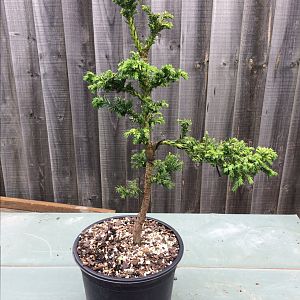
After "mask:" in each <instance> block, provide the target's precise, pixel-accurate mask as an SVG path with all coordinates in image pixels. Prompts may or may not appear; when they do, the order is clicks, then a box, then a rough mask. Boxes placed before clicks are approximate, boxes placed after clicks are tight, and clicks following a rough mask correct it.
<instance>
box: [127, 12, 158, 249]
mask: <svg viewBox="0 0 300 300" xmlns="http://www.w3.org/2000/svg"><path fill="white" fill-rule="evenodd" d="M127 21H128V25H129V30H130V35H131V37H132V40H133V42H134V44H135V47H136V49H137V51H138V53H139V54H140V56H141V58H142V59H143V60H144V61H145V62H148V52H149V49H144V47H143V44H142V43H141V41H140V39H139V37H138V34H137V31H136V27H135V24H134V18H133V17H130V18H128V19H127ZM141 89H142V92H143V93H144V96H150V93H149V95H148V92H147V82H146V83H145V84H144V85H143V86H141ZM145 94H146V95H145ZM139 98H140V97H139ZM140 99H141V98H140ZM146 120H148V117H146ZM146 123H148V122H146ZM145 126H147V127H149V130H150V140H149V142H148V144H147V145H146V149H145V150H146V158H147V163H146V170H145V182H144V196H143V201H142V205H141V208H140V212H139V214H138V216H137V219H136V221H135V224H134V229H133V242H134V244H140V243H141V239H142V237H141V235H142V229H143V224H144V222H145V219H146V214H147V212H148V209H149V206H150V202H151V185H152V182H151V178H152V173H153V167H154V166H153V162H154V160H155V151H156V146H155V145H154V144H153V143H152V141H151V128H150V126H149V124H146V125H145Z"/></svg>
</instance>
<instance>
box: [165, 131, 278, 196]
mask: <svg viewBox="0 0 300 300" xmlns="http://www.w3.org/2000/svg"><path fill="white" fill-rule="evenodd" d="M161 144H163V145H170V146H174V147H176V148H178V149H181V150H184V151H185V152H186V153H187V155H188V156H189V157H190V158H191V159H192V160H193V161H194V162H197V163H203V162H205V163H209V164H211V165H212V166H214V167H218V168H221V169H222V172H223V173H224V174H226V175H228V176H229V178H230V179H231V180H232V181H233V183H234V185H233V188H232V190H233V191H236V190H237V189H238V187H239V186H241V185H242V184H244V183H245V181H248V182H249V183H250V184H252V183H253V177H254V176H255V175H256V174H257V173H258V172H259V171H262V172H264V173H265V174H267V175H268V176H275V175H277V173H276V172H275V171H274V170H272V169H271V165H272V163H273V161H274V160H275V159H276V158H277V154H276V152H275V151H274V150H273V149H271V148H263V147H257V148H256V149H255V148H253V147H249V146H247V145H246V143H245V142H244V141H239V140H238V139H236V138H230V139H228V140H225V141H220V142H216V141H215V140H214V139H213V138H211V137H209V136H208V134H205V136H204V137H203V139H202V140H201V141H198V140H196V139H195V138H193V137H190V136H189V137H185V138H183V139H178V140H164V141H163V142H162V143H161Z"/></svg>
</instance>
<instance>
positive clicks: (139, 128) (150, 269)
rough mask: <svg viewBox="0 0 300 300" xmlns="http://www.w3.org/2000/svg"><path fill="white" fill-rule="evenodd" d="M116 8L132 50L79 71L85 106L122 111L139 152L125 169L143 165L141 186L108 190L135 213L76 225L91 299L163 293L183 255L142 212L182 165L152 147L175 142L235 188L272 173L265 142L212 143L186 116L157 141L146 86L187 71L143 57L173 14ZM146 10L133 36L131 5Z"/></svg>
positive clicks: (154, 104) (159, 105)
mask: <svg viewBox="0 0 300 300" xmlns="http://www.w3.org/2000/svg"><path fill="white" fill-rule="evenodd" d="M112 1H113V2H114V3H116V4H117V5H119V6H120V8H121V15H122V16H123V18H124V20H125V22H126V23H127V24H128V27H129V30H130V34H131V37H132V40H133V42H134V45H135V51H133V52H131V53H130V57H129V58H128V59H126V60H123V61H121V62H120V63H119V64H118V68H117V71H116V72H113V71H111V70H107V71H105V72H103V73H101V74H98V75H96V74H94V73H92V72H87V73H86V75H85V76H84V80H85V81H87V82H88V88H89V90H90V91H91V92H92V93H93V94H95V97H94V98H93V101H92V105H93V106H94V107H95V108H106V109H108V110H110V111H112V112H114V113H116V114H117V115H118V116H120V117H128V118H129V119H130V120H131V121H132V124H133V127H132V128H129V129H128V131H126V132H125V134H124V135H125V137H128V138H132V142H133V144H135V145H142V148H143V150H141V151H140V152H138V153H135V154H134V155H133V156H132V157H131V162H132V167H133V168H144V169H145V176H144V182H143V188H142V189H141V188H140V186H139V184H138V181H137V180H131V181H128V182H127V184H126V185H124V186H117V187H116V190H117V192H118V193H119V195H120V197H121V198H126V197H136V196H139V194H140V193H141V194H142V195H143V201H142V204H141V208H140V212H139V213H138V215H137V216H127V217H115V218H109V219H105V220H101V221H99V222H96V223H94V224H92V225H90V226H89V227H88V228H86V229H85V230H83V231H82V233H81V234H80V235H79V236H78V237H77V239H76V240H75V242H74V247H73V254H74V257H75V260H76V262H77V263H78V265H79V266H80V268H81V271H82V274H83V280H84V285H85V291H86V296H87V299H88V300H95V299H110V300H115V299H122V300H126V299H131V300H134V299H139V300H144V299H159V300H165V299H171V293H172V286H173V277H174V272H175V268H176V266H177V264H178V262H179V261H180V259H181V257H182V254H183V243H182V240H181V238H180V236H179V234H178V233H177V232H176V231H175V230H174V229H173V228H172V227H170V226H169V225H167V224H165V223H163V222H161V221H158V220H155V219H153V218H149V217H147V216H146V214H147V211H148V209H149V206H150V201H151V187H152V184H159V185H162V186H164V187H166V188H169V189H170V188H172V187H173V186H174V184H173V182H172V174H173V173H174V172H176V171H178V170H180V169H181V168H182V165H183V163H182V161H181V160H180V158H179V156H178V155H175V154H172V153H169V154H167V155H166V157H165V158H164V160H161V159H157V158H156V156H155V154H156V151H157V150H158V149H159V147H176V148H177V149H180V150H182V151H184V152H185V153H186V154H187V155H188V156H189V157H190V158H191V159H192V161H194V162H196V163H209V164H211V165H212V166H214V167H218V169H219V170H220V171H221V172H222V173H223V174H225V175H228V176H229V178H230V179H231V180H232V182H233V190H234V191H235V190H236V189H237V188H238V187H239V186H241V185H242V184H243V183H244V182H245V181H248V182H249V183H250V184H252V183H253V177H254V176H255V175H256V174H257V173H258V172H259V171H263V172H264V173H266V174H267V175H269V176H274V175H276V172H275V171H273V170H272V169H271V165H272V163H273V161H274V160H275V159H276V157H277V155H276V153H275V152H274V151H273V150H272V149H270V148H262V147H257V148H256V149H255V148H252V147H248V146H247V145H246V144H245V142H244V141H240V140H237V139H236V138H230V139H228V140H225V141H220V142H217V141H216V140H215V139H213V138H211V137H210V136H209V135H208V134H207V133H206V134H205V135H204V137H203V138H202V139H201V140H197V139H195V138H194V137H192V136H190V135H189V128H190V126H191V125H192V124H191V121H190V120H178V125H179V127H180V136H178V138H177V139H157V140H155V139H154V137H153V134H152V132H153V128H154V127H155V126H156V125H158V124H163V123H164V115H163V113H162V110H163V109H166V108H167V107H168V103H167V101H165V100H161V99H153V98H152V97H151V94H152V91H153V90H154V89H155V88H158V87H168V86H169V85H170V84H171V83H173V82H176V81H178V80H180V78H183V79H188V74H187V73H186V72H184V71H183V70H181V69H176V68H174V67H173V66H172V65H169V64H167V65H164V66H161V67H157V66H154V65H151V64H150V63H149V60H148V55H149V51H150V49H151V46H152V45H153V44H154V43H155V40H156V37H157V36H158V34H159V33H160V32H161V31H162V30H164V29H171V28H172V26H173V25H172V23H171V19H172V18H173V15H172V14H171V13H169V12H162V13H154V12H152V10H151V7H149V6H146V5H141V4H140V1H139V0H112ZM139 5H141V9H142V10H143V11H144V12H145V13H146V14H147V16H148V27H149V35H148V36H147V37H146V38H145V39H144V40H141V39H140V38H139V35H138V32H137V30H136V26H135V17H136V14H137V13H138V6H139ZM106 92H116V93H122V94H124V93H127V95H129V97H126V98H123V97H114V98H111V97H109V96H107V94H105V93H106Z"/></svg>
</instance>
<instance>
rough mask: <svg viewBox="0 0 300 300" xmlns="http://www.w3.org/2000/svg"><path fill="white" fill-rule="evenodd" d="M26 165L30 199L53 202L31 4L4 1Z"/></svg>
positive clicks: (29, 0)
mask: <svg viewBox="0 0 300 300" xmlns="http://www.w3.org/2000/svg"><path fill="white" fill-rule="evenodd" d="M4 4H5V10H6V16H7V24H8V35H9V41H10V45H11V49H12V51H11V56H12V67H13V72H14V79H15V82H16V95H17V98H18V107H19V114H20V123H21V131H22V136H23V149H24V154H25V157H26V161H27V165H28V171H27V176H28V186H29V196H30V199H35V200H47V201H53V187H52V176H51V167H50V164H49V160H50V156H49V146H48V139H47V128H46V120H45V109H44V102H43V94H42V86H41V80H40V67H39V60H38V52H37V45H36V35H35V28H34V23H33V12H32V2H31V0H20V1H7V0H5V1H4Z"/></svg>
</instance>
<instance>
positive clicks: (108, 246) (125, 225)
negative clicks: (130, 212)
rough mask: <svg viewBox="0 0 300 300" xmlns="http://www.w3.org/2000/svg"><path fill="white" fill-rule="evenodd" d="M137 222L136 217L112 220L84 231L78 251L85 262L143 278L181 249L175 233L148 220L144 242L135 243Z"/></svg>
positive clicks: (106, 271) (121, 275) (107, 272)
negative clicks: (134, 230)
mask: <svg viewBox="0 0 300 300" xmlns="http://www.w3.org/2000/svg"><path fill="white" fill-rule="evenodd" d="M134 221H135V218H134V217H133V218H132V217H125V218H120V219H110V220H108V221H105V222H103V223H100V224H96V225H93V226H92V227H90V228H89V229H88V230H86V231H84V232H83V233H81V235H80V239H79V242H78V247H77V253H78V255H79V257H80V259H81V261H82V263H83V265H84V266H87V267H89V268H91V269H92V270H94V271H96V272H99V273H102V274H104V275H108V276H112V277H119V278H134V277H143V276H147V275H150V274H155V273H157V272H159V271H162V270H163V269H164V268H166V267H167V266H169V265H171V264H172V262H173V261H174V259H175V258H176V257H177V255H178V252H179V244H178V241H177V239H176V236H175V234H174V233H173V232H172V231H171V230H169V229H168V228H166V227H165V226H164V225H162V224H159V223H158V222H156V221H154V220H146V222H145V224H144V226H143V231H142V242H141V245H134V244H133V238H132V231H133V226H134Z"/></svg>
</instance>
